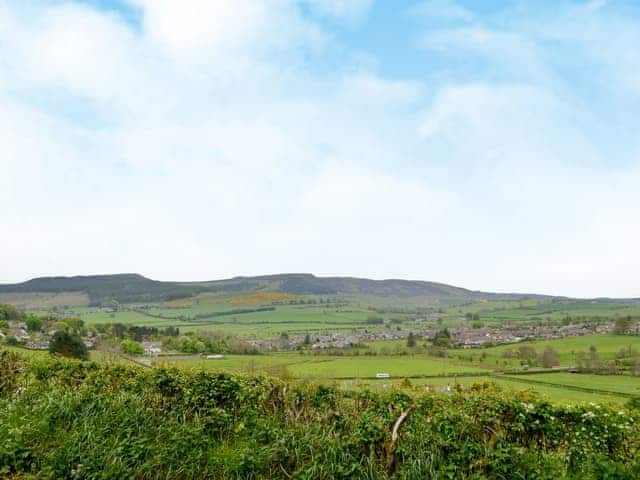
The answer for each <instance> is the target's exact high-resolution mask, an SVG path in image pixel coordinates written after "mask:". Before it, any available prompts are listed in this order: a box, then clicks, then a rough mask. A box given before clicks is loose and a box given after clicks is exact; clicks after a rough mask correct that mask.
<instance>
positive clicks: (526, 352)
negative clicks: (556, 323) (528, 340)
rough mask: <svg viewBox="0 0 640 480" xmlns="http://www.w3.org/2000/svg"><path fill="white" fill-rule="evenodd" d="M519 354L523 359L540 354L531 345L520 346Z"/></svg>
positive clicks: (529, 358) (532, 357)
mask: <svg viewBox="0 0 640 480" xmlns="http://www.w3.org/2000/svg"><path fill="white" fill-rule="evenodd" d="M518 354H519V355H520V358H522V359H523V360H533V359H534V358H536V357H537V355H538V354H537V353H536V349H535V348H534V347H532V346H531V345H520V346H519V347H518Z"/></svg>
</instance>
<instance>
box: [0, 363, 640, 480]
mask: <svg viewBox="0 0 640 480" xmlns="http://www.w3.org/2000/svg"><path fill="white" fill-rule="evenodd" d="M3 355H6V354H3ZM10 355H11V358H12V360H11V362H12V365H13V367H11V368H9V369H7V368H4V365H6V364H8V362H7V361H6V359H7V358H8V357H5V356H3V357H2V358H1V359H0V360H2V362H1V363H0V385H5V383H6V384H7V385H10V386H9V387H8V388H7V389H4V387H2V388H3V390H1V391H0V418H2V422H0V476H2V477H10V478H78V479H89V478H91V479H107V478H109V479H111V478H180V479H191V478H193V479H197V478H212V479H248V478H253V479H265V480H266V479H276V478H283V479H284V478H298V479H327V480H328V479H347V478H349V479H361V478H362V479H372V480H373V479H384V478H397V479H414V478H476V479H480V478H501V479H506V478H536V479H556V478H557V479H560V478H563V479H596V478H620V479H627V478H628V479H633V478H638V474H639V473H640V461H638V460H637V458H638V453H640V452H639V451H638V449H639V446H640V427H639V426H638V425H637V422H636V419H635V417H634V412H633V411H627V410H624V409H623V410H621V409H619V408H618V409H612V408H609V407H606V406H599V405H579V406H573V407H569V406H559V405H553V404H550V403H549V402H547V401H545V400H543V399H540V398H538V397H535V396H532V395H531V394H528V393H519V394H515V393H511V392H510V393H508V394H504V393H503V392H501V391H499V390H497V389H496V388H495V387H492V386H491V385H488V384H484V385H476V386H473V387H471V388H469V389H468V390H465V391H454V392H452V394H451V395H440V394H432V393H413V394H411V395H410V394H408V393H405V392H402V391H399V390H396V389H390V390H388V391H384V392H374V391H369V390H363V391H355V392H354V391H348V390H343V389H339V388H335V387H333V386H331V385H314V384H303V383H290V382H284V381H282V380H278V379H274V378H266V377H244V376H236V375H230V374H225V373H205V372H198V373H195V372H181V371H177V370H171V369H140V368H134V367H124V366H108V365H97V364H94V363H78V362H73V361H69V360H62V359H59V360H53V361H51V360H49V361H30V362H27V361H25V360H22V359H20V358H19V356H16V355H14V354H10ZM7 372H8V373H7ZM7 379H9V380H8V381H6V382H5V380H7ZM3 382H4V383H3ZM18 385H20V386H21V388H18ZM404 414H406V421H404V422H403V423H402V425H401V426H400V427H399V428H398V439H397V445H395V446H394V447H393V448H392V430H393V426H394V424H396V422H397V421H398V419H399V418H400V417H401V416H402V415H404Z"/></svg>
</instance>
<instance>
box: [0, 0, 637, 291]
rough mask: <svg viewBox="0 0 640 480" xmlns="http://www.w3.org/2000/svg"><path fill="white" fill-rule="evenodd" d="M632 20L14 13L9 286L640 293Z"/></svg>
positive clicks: (465, 12) (23, 9)
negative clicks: (102, 277) (290, 278)
mask: <svg viewBox="0 0 640 480" xmlns="http://www.w3.org/2000/svg"><path fill="white" fill-rule="evenodd" d="M639 45H640V3H639V2H637V1H635V0H609V1H607V0H590V1H587V0H570V1H567V0H535V1H534V0H530V1H515V0H482V1H480V0H476V1H471V0H467V1H462V0H460V1H457V2H456V1H454V0H426V1H421V0H411V1H410V0H393V1H390V0H180V1H178V0H82V1H80V0H77V1H63V0H49V1H47V0H28V1H17V0H0V283H8V282H18V281H24V280H26V279H29V278H33V277H37V276H44V275H78V274H97V273H119V272H136V273H141V274H143V275H145V276H148V277H151V278H154V279H159V280H205V279H208V280H209V279H219V278H227V277H232V276H236V275H259V274H271V273H282V272H310V273H315V274H317V275H351V276H360V277H368V278H376V279H382V278H405V279H420V280H432V281H439V282H444V283H449V284H453V285H456V286H462V287H466V288H471V289H479V290H484V291H498V292H535V293H548V294H558V295H569V296H576V297H596V296H613V297H640V281H639V280H640V249H639V246H640V242H639V240H640V221H639V219H640V188H639V186H640V48H638V46H639Z"/></svg>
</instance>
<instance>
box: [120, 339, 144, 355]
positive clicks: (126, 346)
mask: <svg viewBox="0 0 640 480" xmlns="http://www.w3.org/2000/svg"><path fill="white" fill-rule="evenodd" d="M120 346H121V347H122V351H123V352H124V353H128V354H129V355H142V354H143V353H144V348H142V345H140V344H139V343H138V342H136V341H135V340H123V341H122V343H121V344H120Z"/></svg>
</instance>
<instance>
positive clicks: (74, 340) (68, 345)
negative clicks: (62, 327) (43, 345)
mask: <svg viewBox="0 0 640 480" xmlns="http://www.w3.org/2000/svg"><path fill="white" fill-rule="evenodd" d="M49 353H52V354H58V355H62V356H63V357H69V358H77V359H80V360H88V359H89V352H88V351H87V346H86V345H85V344H84V342H83V341H82V339H81V338H80V337H79V336H78V335H73V334H71V333H68V332H65V331H57V332H56V333H54V334H53V337H51V341H50V342H49Z"/></svg>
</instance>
